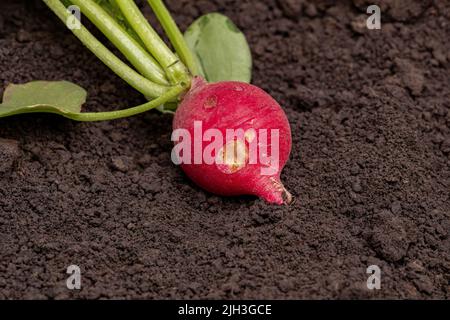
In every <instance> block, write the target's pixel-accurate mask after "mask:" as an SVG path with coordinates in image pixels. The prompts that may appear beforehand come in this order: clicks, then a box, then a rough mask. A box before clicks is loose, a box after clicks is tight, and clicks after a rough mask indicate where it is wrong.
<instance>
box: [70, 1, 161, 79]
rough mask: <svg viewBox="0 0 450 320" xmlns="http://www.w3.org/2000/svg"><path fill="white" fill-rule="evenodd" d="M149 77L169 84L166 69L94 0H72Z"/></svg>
mask: <svg viewBox="0 0 450 320" xmlns="http://www.w3.org/2000/svg"><path fill="white" fill-rule="evenodd" d="M71 2H72V3H73V4H75V5H77V6H78V7H80V9H81V11H82V13H83V14H84V15H85V16H87V17H88V19H89V20H90V21H91V22H92V23H93V24H95V26H96V27H97V28H98V29H100V31H101V32H102V33H103V34H104V35H105V36H106V37H107V38H108V39H109V40H110V41H111V42H112V43H113V44H114V45H115V46H116V47H117V48H118V49H119V50H120V51H121V52H122V53H123V55H124V56H125V57H127V59H128V60H129V61H130V63H131V64H132V65H133V66H134V67H135V68H136V69H137V70H138V71H139V72H140V73H141V74H142V75H143V76H145V77H146V78H147V79H149V80H151V81H153V82H156V83H158V84H162V85H168V84H169V83H168V82H167V79H166V77H165V73H164V70H163V69H162V68H161V66H160V65H159V64H158V63H157V62H156V61H155V59H154V58H153V57H152V56H151V55H150V54H149V53H148V52H147V51H145V49H143V48H142V47H141V46H140V45H139V43H138V42H137V41H136V40H135V39H134V38H133V37H131V36H130V35H129V34H128V33H126V32H125V31H124V30H123V29H122V27H121V26H120V25H119V24H118V23H117V22H116V21H115V20H114V19H113V18H112V17H111V16H110V15H109V14H108V13H107V12H106V11H105V10H104V9H103V8H102V7H101V6H99V5H98V4H97V3H95V2H94V1H93V0H71Z"/></svg>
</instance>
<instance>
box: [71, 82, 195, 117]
mask: <svg viewBox="0 0 450 320" xmlns="http://www.w3.org/2000/svg"><path fill="white" fill-rule="evenodd" d="M186 90H187V88H186V86H184V85H177V86H174V87H172V88H171V89H170V90H169V91H167V92H166V93H164V94H163V95H162V96H160V97H159V98H156V99H155V100H152V101H150V102H147V103H144V104H142V105H139V106H136V107H133V108H129V109H124V110H118V111H108V112H84V113H77V114H68V115H65V117H66V118H69V119H72V120H76V121H84V122H91V121H105V120H114V119H120V118H125V117H131V116H134V115H136V114H139V113H142V112H146V111H148V110H151V109H154V108H157V107H159V106H161V105H163V104H164V103H166V102H168V101H171V100H173V99H175V98H176V97H178V96H179V95H180V94H181V93H183V92H184V91H186Z"/></svg>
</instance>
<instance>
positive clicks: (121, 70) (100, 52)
mask: <svg viewBox="0 0 450 320" xmlns="http://www.w3.org/2000/svg"><path fill="white" fill-rule="evenodd" d="M44 3H45V4H47V6H48V7H49V8H50V9H51V10H52V11H53V12H54V13H55V14H56V15H57V16H58V17H59V18H60V19H61V20H62V21H63V22H64V23H65V22H66V21H67V20H68V19H69V18H70V17H71V13H70V12H68V11H67V9H66V7H65V6H64V5H63V4H62V3H61V2H60V1H59V0H44ZM71 31H72V32H73V34H74V35H75V36H76V37H77V38H78V39H79V40H80V41H81V42H82V43H83V44H84V45H85V46H86V47H87V48H88V49H89V50H90V51H91V52H92V53H94V54H95V55H96V56H97V58H99V59H100V60H101V61H102V62H103V63H104V64H105V65H106V66H108V68H110V69H111V70H112V71H113V72H114V73H116V74H117V75H118V76H119V77H121V78H122V79H123V80H125V81H126V82H127V83H128V84H129V85H130V86H132V87H133V88H135V89H136V90H137V91H139V92H141V93H142V94H143V95H144V96H146V97H151V98H155V97H159V96H161V95H162V94H163V93H165V92H166V91H167V90H168V89H169V88H168V87H166V86H162V85H159V84H157V83H154V82H153V81H151V80H148V79H146V78H144V77H143V76H141V75H140V74H139V73H137V72H136V71H134V70H133V69H132V68H130V67H129V66H128V65H127V64H125V63H124V62H123V61H122V60H120V59H119V58H118V57H117V56H116V55H114V54H113V53H112V52H111V51H110V50H109V49H108V48H106V47H105V46H104V45H103V44H102V43H101V42H100V41H99V40H98V39H97V38H95V37H94V36H93V35H92V33H90V32H89V30H87V29H86V28H85V27H84V26H83V25H81V28H80V29H73V30H71Z"/></svg>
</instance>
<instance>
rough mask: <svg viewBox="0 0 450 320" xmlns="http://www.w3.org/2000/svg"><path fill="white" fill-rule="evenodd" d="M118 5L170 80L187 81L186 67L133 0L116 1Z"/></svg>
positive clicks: (175, 82)
mask: <svg viewBox="0 0 450 320" xmlns="http://www.w3.org/2000/svg"><path fill="white" fill-rule="evenodd" d="M116 4H117V5H118V6H119V8H120V11H121V12H122V14H123V15H124V17H125V18H126V19H127V21H128V23H129V25H130V26H131V27H132V28H133V29H134V31H135V32H136V33H137V34H138V36H139V38H140V39H141V40H142V42H143V43H144V45H145V47H146V48H147V50H148V51H149V52H150V53H151V54H152V55H153V57H155V59H156V60H157V61H158V62H159V64H160V65H161V66H162V67H163V69H164V70H165V71H166V74H167V77H168V78H169V80H171V82H172V83H173V84H177V83H180V82H181V81H183V80H184V79H186V78H187V77H188V76H189V75H188V72H187V70H186V67H185V66H184V65H183V63H182V62H181V61H180V59H179V58H178V57H177V55H176V54H174V53H173V52H172V51H171V50H170V49H169V47H168V46H167V45H166V43H165V42H164V41H163V40H162V39H161V37H160V36H159V35H158V33H157V32H156V31H155V30H154V29H153V28H152V26H151V25H150V24H149V23H148V21H147V19H146V18H145V17H144V15H143V14H142V12H141V11H140V10H139V8H138V6H137V5H136V3H135V2H134V1H133V0H116Z"/></svg>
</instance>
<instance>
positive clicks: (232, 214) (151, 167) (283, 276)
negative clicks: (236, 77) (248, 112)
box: [0, 0, 450, 299]
mask: <svg viewBox="0 0 450 320" xmlns="http://www.w3.org/2000/svg"><path fill="white" fill-rule="evenodd" d="M369 2H370V3H369ZM140 3H141V7H142V8H144V7H146V9H145V13H146V15H148V16H149V17H150V19H152V21H155V19H154V17H152V16H151V12H150V10H149V8H148V6H145V2H144V1H141V2H140ZM167 3H168V6H169V7H170V8H171V10H172V12H173V14H174V16H175V18H176V20H177V22H179V24H180V26H181V27H182V28H183V29H185V28H186V27H187V26H188V25H189V24H190V23H191V22H192V21H193V19H194V18H196V17H198V16H200V15H201V14H204V13H208V12H212V11H219V12H222V13H224V14H226V15H228V16H229V17H231V18H232V19H233V20H234V21H235V23H236V24H237V25H238V26H239V27H240V28H241V29H242V30H243V31H244V32H245V34H246V35H247V37H248V40H249V42H250V45H251V48H252V52H253V57H254V77H253V82H254V84H256V85H258V86H260V87H262V88H263V89H265V90H267V91H268V92H269V93H270V94H271V95H273V96H274V97H275V98H276V99H277V100H278V101H279V102H280V104H281V105H282V106H283V108H284V110H285V111H286V113H287V115H288V118H289V121H290V123H291V126H292V133H293V150H292V154H291V157H290V161H289V162H288V164H287V166H286V168H285V170H284V171H283V175H282V179H283V181H284V183H285V186H286V187H287V188H288V189H289V190H290V191H291V193H293V195H294V197H295V199H296V200H295V202H294V203H293V204H292V205H290V206H273V205H268V204H266V203H264V202H263V201H262V200H258V199H256V198H253V197H236V198H222V197H217V196H214V195H211V194H208V193H205V192H204V191H202V190H200V189H199V188H198V187H196V186H195V185H193V184H192V183H191V182H190V181H189V180H188V179H187V178H186V177H185V175H184V174H183V172H182V171H181V169H180V168H178V167H176V166H175V165H173V164H172V162H171V160H170V151H171V148H172V144H171V142H170V135H171V119H172V117H171V116H170V115H161V114H159V113H158V112H156V111H155V112H149V113H146V114H143V115H139V116H135V117H132V118H129V119H124V120H118V121H111V122H103V123H77V122H73V121H70V120H67V119H64V118H61V117H58V116H54V115H37V114H34V115H24V116H17V117H13V118H7V119H1V120H0V299H11V298H38V299H63V298H89V299H96V298H145V299H146V298H152V299H156V298H160V299H172V298H188V299H189V298H209V299H219V298H225V299H231V298H236V299H241V298H275V299H281V298H287V299H291V298H292V299H293V298H412V299H414V298H420V299H422V298H424V299H429V298H447V299H448V298H449V297H450V285H449V281H450V234H449V233H450V86H449V85H450V41H449V39H450V1H447V0H445V1H441V0H434V1H431V0H429V1H428V0H427V1H423V0H408V1H394V0H386V1H365V0H353V1H344V0H341V1H331V0H319V1H312V0H310V1H307V0H297V1H295V0H279V1H275V0H264V1H262V0H261V1H258V0H211V1H206V0H199V1H187V0H176V1H175V0H171V1H167ZM373 3H376V4H378V5H379V6H380V7H381V10H382V13H381V15H382V29H381V30H368V29H367V28H366V26H365V22H366V19H367V17H368V15H367V14H366V13H365V11H366V8H367V6H368V5H370V4H373ZM37 79H39V80H63V79H65V80H69V81H73V82H75V83H77V84H79V85H81V86H83V87H84V88H86V89H87V90H88V92H89V99H88V103H87V104H86V105H85V107H84V109H85V110H88V111H100V110H102V111H103V110H112V109H119V108H125V107H130V106H133V105H137V104H140V103H142V102H143V101H144V99H143V98H142V97H141V96H140V95H139V94H138V93H135V92H134V91H133V90H132V89H131V88H129V87H128V86H127V85H126V84H125V83H124V82H123V81H122V80H120V79H118V78H117V77H116V76H115V75H114V74H113V73H112V72H111V71H109V70H108V69H107V68H106V67H105V66H104V65H103V64H102V63H100V62H98V61H97V60H96V58H95V57H94V56H93V55H92V54H91V53H90V52H88V51H87V50H86V49H85V48H84V47H83V46H82V45H81V44H80V43H79V42H78V40H77V39H76V38H75V37H73V36H72V35H71V34H70V32H69V31H68V30H67V29H66V28H65V27H64V25H63V24H62V23H61V22H59V21H58V20H57V19H56V18H55V17H54V16H53V15H52V13H51V12H50V11H49V10H48V9H47V8H46V7H45V5H44V4H43V3H42V2H41V1H12V0H3V1H1V2H0V93H3V90H4V88H5V86H6V85H8V84H9V83H24V82H27V81H31V80H37ZM72 264H75V265H78V266H80V268H81V277H82V278H81V279H82V289H81V290H79V291H70V290H68V289H67V288H66V279H67V277H68V275H67V274H66V269H67V267H68V266H69V265H72ZM370 265H377V266H379V268H380V269H381V272H382V273H381V289H380V290H368V289H367V286H366V280H367V278H368V276H369V275H368V274H367V273H366V269H367V267H368V266H370Z"/></svg>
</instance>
